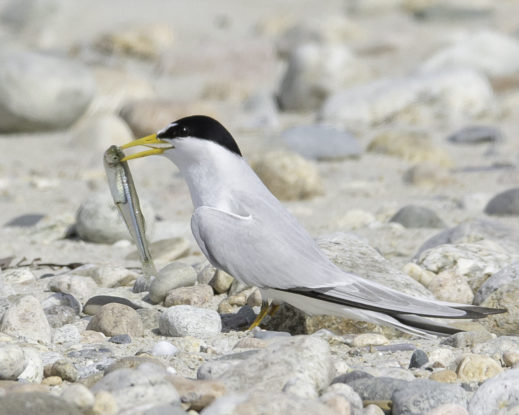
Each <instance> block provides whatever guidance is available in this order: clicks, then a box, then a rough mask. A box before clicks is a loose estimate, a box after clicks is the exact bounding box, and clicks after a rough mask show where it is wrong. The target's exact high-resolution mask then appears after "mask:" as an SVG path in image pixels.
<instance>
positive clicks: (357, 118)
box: [319, 69, 495, 131]
mask: <svg viewBox="0 0 519 415" xmlns="http://www.w3.org/2000/svg"><path fill="white" fill-rule="evenodd" d="M406 112H407V113H408V112H412V114H413V116H412V119H414V120H415V122H416V121H420V120H421V121H429V119H430V118H431V117H432V118H437V119H441V120H443V121H445V122H455V121H456V120H460V119H463V120H464V121H465V120H466V119H467V118H474V117H479V116H482V115H485V114H492V113H494V112H495V97H494V93H493V91H492V87H491V86H490V84H489V82H488V80H487V79H486V78H485V77H484V76H483V75H481V74H479V73H478V72H476V71H474V70H469V69H465V70H462V69H457V70H450V71H442V72H439V73H431V74H423V75H415V76H411V77H408V78H403V79H382V80H377V81H374V82H370V83H367V84H365V85H361V86H357V87H353V88H350V89H343V90H339V91H337V92H335V93H334V94H333V95H331V96H330V97H329V98H328V99H327V100H326V101H325V102H324V104H323V106H322V108H321V111H320V116H319V117H320V119H321V120H324V121H328V122H333V123H336V124H338V125H343V126H345V127H347V128H349V129H351V130H354V131H357V130H359V131H363V130H365V129H367V128H368V127H370V126H372V125H376V124H381V123H387V122H388V121H390V120H393V119H395V118H398V117H403V116H405V114H406Z"/></svg>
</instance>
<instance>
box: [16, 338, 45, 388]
mask: <svg viewBox="0 0 519 415" xmlns="http://www.w3.org/2000/svg"><path fill="white" fill-rule="evenodd" d="M23 356H24V365H25V368H24V369H23V372H22V373H20V375H19V376H18V381H19V382H29V383H41V381H42V380H43V361H42V359H41V356H40V351H39V350H37V349H36V348H32V347H24V348H23Z"/></svg>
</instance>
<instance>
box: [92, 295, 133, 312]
mask: <svg viewBox="0 0 519 415" xmlns="http://www.w3.org/2000/svg"><path fill="white" fill-rule="evenodd" d="M107 304H122V305H125V306H128V307H130V308H133V309H134V310H137V309H138V308H139V306H138V305H137V304H135V303H133V302H132V301H130V300H128V299H127V298H124V297H116V296H113V295H95V296H94V297H90V298H89V299H88V300H87V302H86V303H85V305H84V307H83V313H85V314H88V315H90V316H95V315H96V314H97V313H98V312H99V310H101V307H103V306H105V305H107Z"/></svg>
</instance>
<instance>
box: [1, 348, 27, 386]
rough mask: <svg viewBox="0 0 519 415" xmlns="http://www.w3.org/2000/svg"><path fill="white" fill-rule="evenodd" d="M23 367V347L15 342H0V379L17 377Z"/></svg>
mask: <svg viewBox="0 0 519 415" xmlns="http://www.w3.org/2000/svg"><path fill="white" fill-rule="evenodd" d="M24 368H25V357H24V353H23V349H22V348H21V347H19V346H17V345H15V344H0V379H2V380H10V379H11V380H13V379H17V378H18V376H20V374H21V373H22V372H23V370H24Z"/></svg>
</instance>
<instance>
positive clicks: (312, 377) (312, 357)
mask: <svg viewBox="0 0 519 415" xmlns="http://www.w3.org/2000/svg"><path fill="white" fill-rule="evenodd" d="M333 374H334V368H333V363H332V359H331V354H330V348H329V346H328V343H327V342H326V341H325V340H323V339H320V338H317V337H313V336H297V337H288V338H279V339H276V340H272V341H271V343H270V344H269V346H268V347H267V348H265V349H260V350H258V351H257V352H255V353H253V354H252V355H250V357H248V358H247V359H245V360H243V361H240V362H238V363H237V364H235V365H233V366H232V367H230V368H229V369H227V370H226V371H225V372H224V373H222V374H221V375H220V376H217V380H219V381H221V382H222V383H223V384H224V385H225V386H226V387H227V389H228V390H230V391H234V392H250V391H252V390H257V391H263V392H270V393H274V392H279V391H281V390H283V388H284V387H285V385H287V383H288V382H293V381H295V380H297V382H299V384H300V385H308V386H309V387H310V388H311V389H312V390H313V391H315V396H317V391H319V390H321V389H323V388H325V387H326V386H328V384H329V383H330V381H331V379H332V376H333Z"/></svg>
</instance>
